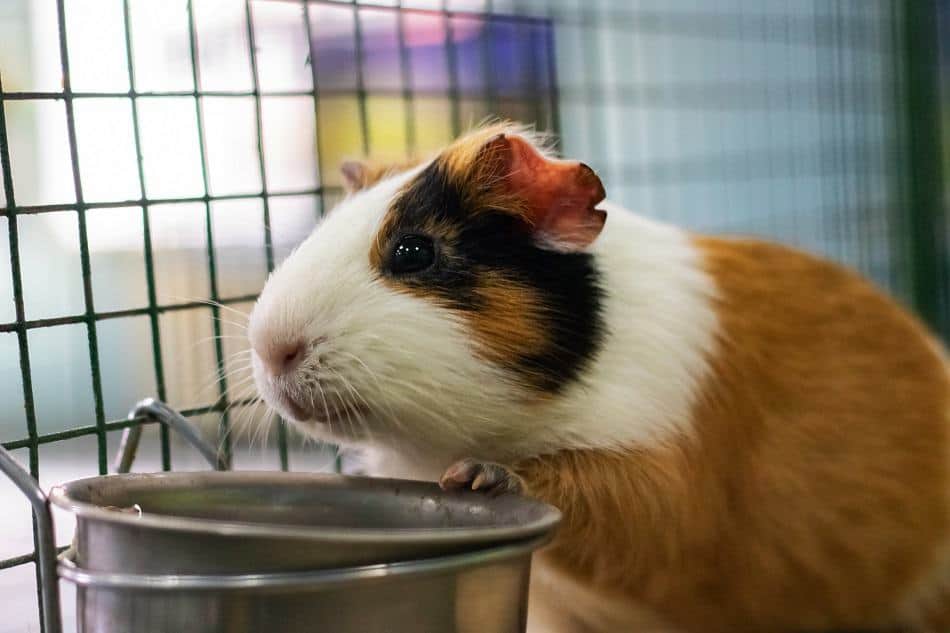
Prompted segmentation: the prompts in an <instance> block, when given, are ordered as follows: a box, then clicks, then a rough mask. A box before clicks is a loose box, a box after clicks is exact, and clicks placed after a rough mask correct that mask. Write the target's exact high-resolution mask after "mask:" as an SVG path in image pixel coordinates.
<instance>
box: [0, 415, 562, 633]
mask: <svg viewBox="0 0 950 633" xmlns="http://www.w3.org/2000/svg"><path fill="white" fill-rule="evenodd" d="M133 413H134V414H135V415H136V416H141V415H148V416H150V417H152V418H153V419H156V420H157V421H160V422H163V423H166V424H168V425H169V426H172V427H175V428H178V427H179V426H180V425H181V424H182V422H183V421H184V418H181V417H180V416H177V414H174V416H177V417H176V418H175V419H174V420H173V421H172V414H173V413H174V412H171V410H170V409H168V408H167V407H165V406H164V405H162V404H161V403H156V402H154V401H151V402H147V403H144V405H142V406H140V407H139V408H137V409H136V410H135V411H134V412H133ZM185 423H187V422H185ZM186 437H188V434H187V433H186ZM196 439H197V434H194V435H193V436H192V437H189V441H192V442H195V441H196ZM126 440H127V441H126V442H124V453H129V452H130V451H131V452H132V453H134V448H135V444H136V440H137V437H136V438H135V439H133V440H131V441H129V438H126ZM200 449H201V450H202V452H203V453H204V454H205V455H206V456H209V459H210V460H211V461H212V463H213V464H214V465H215V466H216V467H220V466H221V464H220V462H219V461H217V460H214V459H211V457H210V455H211V452H209V451H208V450H207V446H204V447H200ZM130 461H131V460H130V459H129V458H128V455H126V457H125V458H123V459H122V460H120V462H121V463H123V464H125V467H126V468H127V466H128V464H129V463H130ZM0 467H2V470H3V471H4V472H6V473H7V474H8V475H9V476H10V477H11V479H12V480H13V481H14V483H16V484H17V485H18V486H19V487H20V488H21V489H22V490H23V491H24V492H25V493H26V494H27V495H28V496H29V497H30V499H31V501H32V502H33V506H34V512H35V515H36V518H37V527H38V536H39V542H40V547H39V552H38V557H39V569H40V574H41V580H42V581H43V586H44V592H43V610H44V620H45V621H46V622H45V623H46V631H48V632H49V633H59V631H60V629H61V627H60V623H59V601H58V591H57V577H58V578H63V579H65V580H67V581H70V582H72V583H74V584H75V585H77V620H78V627H79V631H81V632H82V633H199V632H201V633H211V632H222V633H223V632H227V633H252V632H253V633H257V632H264V631H267V632H268V633H271V632H273V633H298V632H299V633H303V632H305V631H306V632H307V633H313V632H314V631H333V632H338V633H350V632H353V633H356V632H359V633H369V632H375V631H380V632H382V631H386V632H393V633H399V632H402V631H413V632H416V633H429V632H431V633H468V632H471V633H475V632H478V633H520V632H522V631H524V627H525V618H526V613H527V589H528V578H529V572H530V565H531V554H532V552H533V551H534V550H535V549H537V548H538V547H540V546H542V545H543V544H544V543H545V542H546V541H547V540H548V539H549V537H550V534H551V532H552V530H553V529H554V527H555V526H556V524H557V522H558V521H559V519H560V514H559V513H558V511H557V510H555V509H554V508H552V507H550V506H547V505H545V504H543V503H540V502H538V501H533V500H530V499H525V498H522V497H519V496H515V495H501V496H497V497H490V496H487V495H482V494H478V493H472V492H444V491H442V490H440V489H439V487H438V486H437V485H436V484H432V483H426V482H417V481H403V480H391V479H371V478H365V477H345V476H342V475H321V474H298V473H261V472H201V473H154V474H134V475H133V474H119V475H107V476H102V477H92V478H88V479H80V480H77V481H73V482H70V483H66V484H63V485H60V486H56V487H54V488H53V489H52V490H51V492H50V494H49V497H48V498H47V497H46V495H44V493H43V492H42V490H40V489H39V488H38V487H37V486H36V484H35V482H34V481H33V479H32V478H31V477H30V476H29V475H28V474H27V473H26V472H25V471H23V470H22V469H20V468H19V467H18V466H16V464H15V462H13V461H12V459H11V458H10V457H9V455H8V454H7V453H5V452H4V451H3V450H2V449H0ZM50 504H53V505H55V506H57V507H59V508H63V509H65V510H67V511H69V512H71V513H73V514H74V515H75V516H76V519H77V521H76V535H75V539H74V541H73V546H72V548H70V549H69V550H67V552H66V553H65V554H64V555H62V556H61V557H60V559H59V561H58V566H57V561H56V558H55V548H54V543H53V537H52V534H53V532H52V518H51V515H50V509H49V506H50Z"/></svg>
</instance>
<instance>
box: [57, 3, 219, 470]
mask: <svg viewBox="0 0 950 633" xmlns="http://www.w3.org/2000/svg"><path fill="white" fill-rule="evenodd" d="M60 1H62V0H60ZM187 13H188V43H189V46H188V49H189V50H188V52H189V55H190V58H191V80H192V83H193V85H194V88H195V97H194V99H195V120H196V122H197V125H198V152H199V155H200V157H201V184H202V189H203V191H204V195H203V199H204V210H205V236H206V239H207V240H208V278H209V284H210V286H211V317H212V333H213V335H214V356H215V369H216V371H217V372H218V374H217V375H218V380H217V382H218V403H219V404H220V405H221V406H222V407H223V411H222V413H221V420H220V422H219V424H218V438H219V440H218V441H219V448H220V449H221V450H222V453H223V455H224V460H225V463H226V464H227V465H228V467H229V468H230V465H231V457H232V455H231V433H230V426H231V425H230V414H229V409H230V407H229V406H227V401H228V378H227V375H226V374H225V366H224V349H223V346H222V343H221V307H220V306H221V297H220V296H219V294H218V272H217V261H216V255H215V252H214V230H213V223H212V220H211V201H210V197H209V191H210V186H209V182H208V152H207V147H206V146H205V129H204V128H205V126H204V111H203V107H202V101H201V99H202V97H201V71H200V70H199V66H198V29H197V28H196V26H195V11H194V6H193V0H188V4H187Z"/></svg>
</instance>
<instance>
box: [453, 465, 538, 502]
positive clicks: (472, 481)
mask: <svg viewBox="0 0 950 633" xmlns="http://www.w3.org/2000/svg"><path fill="white" fill-rule="evenodd" d="M439 485H440V486H442V489H443V490H460V489H462V488H471V489H472V490H478V491H480V492H485V493H488V494H490V495H492V496H494V495H500V494H503V493H506V492H515V493H517V492H522V491H523V490H524V485H523V483H522V481H521V478H520V477H518V475H516V474H514V473H513V472H511V471H510V470H508V469H507V468H505V467H504V466H502V465H501V464H494V463H492V462H480V461H478V460H474V459H463V460H461V461H458V462H455V463H454V464H452V465H451V466H449V467H448V469H447V470H446V471H445V474H443V475H442V478H441V479H439Z"/></svg>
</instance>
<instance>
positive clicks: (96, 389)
mask: <svg viewBox="0 0 950 633" xmlns="http://www.w3.org/2000/svg"><path fill="white" fill-rule="evenodd" d="M56 10H57V19H58V22H59V56H60V63H61V64H62V68H63V92H64V93H65V102H66V133H67V135H68V139H69V158H70V161H71V162H72V165H71V167H72V176H73V186H74V187H75V191H76V213H77V215H78V216H79V264H80V268H81V270H82V290H83V299H84V301H85V306H86V309H85V321H86V331H87V336H88V339H89V366H90V370H91V371H92V395H93V401H94V403H95V413H96V438H97V440H98V457H99V474H102V475H104V474H106V473H107V472H108V471H109V456H108V445H107V443H106V426H105V425H106V416H105V408H104V406H103V402H102V376H101V375H100V372H99V342H98V336H97V332H96V318H95V313H96V309H95V305H94V303H93V296H92V271H91V267H90V263H89V239H88V235H87V230H86V207H85V200H84V198H83V192H82V178H81V177H80V175H79V150H78V147H77V144H76V120H75V117H74V114H73V99H72V86H71V84H70V77H69V50H68V46H67V41H66V13H65V7H64V0H57V2H56Z"/></svg>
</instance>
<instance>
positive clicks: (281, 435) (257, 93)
mask: <svg viewBox="0 0 950 633" xmlns="http://www.w3.org/2000/svg"><path fill="white" fill-rule="evenodd" d="M244 19H245V21H246V23H247V44H248V46H247V48H248V55H249V57H250V61H251V86H252V88H253V92H254V133H255V135H256V142H257V166H258V173H259V174H260V178H261V200H262V202H263V210H264V254H265V257H266V260H267V272H268V274H270V273H271V272H273V270H274V242H273V236H272V235H271V219H270V194H269V193H268V190H267V166H266V163H265V161H264V128H263V124H262V123H261V81H260V73H259V72H258V67H257V43H256V41H255V38H254V14H253V11H252V10H251V0H244ZM314 126H316V122H314ZM277 452H278V455H279V458H280V469H281V470H287V468H288V455H287V427H286V423H285V422H284V419H283V418H281V417H280V416H278V417H277Z"/></svg>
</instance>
